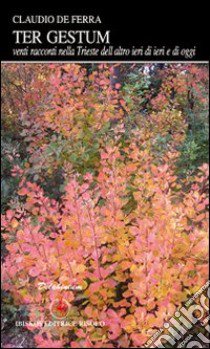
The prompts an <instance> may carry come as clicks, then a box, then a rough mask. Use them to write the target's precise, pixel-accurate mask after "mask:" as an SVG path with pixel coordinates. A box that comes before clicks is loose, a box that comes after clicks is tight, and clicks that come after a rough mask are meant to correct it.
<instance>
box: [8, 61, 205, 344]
mask: <svg viewBox="0 0 210 349" xmlns="http://www.w3.org/2000/svg"><path fill="white" fill-rule="evenodd" d="M2 71H3V78H4V81H3V84H2V86H3V92H2V94H3V98H4V102H3V113H4V115H5V124H6V127H8V128H9V127H12V126H11V125H16V126H15V127H16V128H17V129H18V132H19V133H20V137H21V142H22V143H23V144H24V147H25V157H24V159H23V161H22V162H21V165H15V166H13V167H12V170H11V171H12V172H11V175H12V176H13V177H14V178H18V188H17V190H16V197H15V198H14V197H13V198H12V199H11V200H10V202H8V205H7V208H6V210H5V212H4V214H3V215H2V236H3V239H4V241H5V246H6V250H7V253H6V256H5V258H4V262H3V265H2V275H3V289H4V290H5V291H8V292H9V293H10V294H11V295H12V297H13V300H14V303H15V304H16V305H17V306H18V305H25V307H26V309H27V316H28V318H27V320H28V321H31V322H36V321H52V320H53V315H52V304H54V306H55V308H56V309H54V311H53V314H55V311H57V313H56V314H57V319H59V316H60V317H61V318H62V317H63V318H64V320H65V321H76V322H78V323H79V321H90V320H91V321H93V322H97V323H98V324H101V323H103V326H101V325H97V326H92V325H87V326H82V325H81V323H80V325H72V326H71V327H68V326H66V327H65V326H57V327H42V326H40V325H39V324H37V326H31V325H30V324H28V325H27V328H28V329H29V330H30V331H32V332H33V334H34V341H35V343H36V347H38V348H55V347H56V348H63V347H72V348H86V347H92V348H101V347H104V348H114V347H120V348H125V347H142V346H143V344H144V343H145V342H146V340H147V339H148V338H149V337H150V336H151V335H152V333H153V332H154V331H156V329H158V328H160V327H162V326H163V323H164V322H165V321H166V320H167V319H168V318H169V317H171V316H172V315H173V314H174V312H175V311H176V309H177V307H179V306H180V305H181V304H182V302H184V301H185V300H186V299H187V297H188V296H189V295H191V294H193V293H194V292H195V291H196V290H197V289H198V288H200V287H201V286H202V285H203V284H204V283H205V282H206V280H207V278H208V265H207V256H208V213H207V212H208V211H207V209H208V165H207V163H203V164H200V165H199V166H198V168H197V169H196V171H195V172H193V173H189V175H188V176H187V177H186V176H185V177H183V176H179V171H177V161H178V160H179V157H180V145H182V144H183V143H184V142H185V139H186V133H187V130H188V127H189V123H190V121H189V118H188V117H187V112H186V108H187V106H188V103H189V104H190V103H192V101H191V98H192V94H193V103H194V105H193V108H194V109H193V110H194V112H195V114H196V115H199V112H200V110H201V109H202V108H203V109H205V108H207V105H208V100H207V98H206V79H207V77H206V67H197V66H195V65H191V66H183V65H178V66H176V65H169V66H168V67H167V68H166V69H164V70H163V71H161V70H160V71H159V72H158V74H159V75H160V76H161V84H160V86H159V87H158V90H157V88H156V92H154V89H155V87H154V86H153V87H152V86H150V88H145V89H144V90H143V91H144V93H143V94H142V93H141V94H139V93H138V88H136V89H133V88H132V89H129V90H128V87H129V83H127V89H126V82H125V87H123V86H122V85H121V84H119V83H118V84H116V85H115V86H112V85H111V84H110V77H111V75H112V74H113V66H110V65H97V66H96V67H95V68H94V69H89V68H88V67H84V66H83V65H79V64H50V65H47V64H34V65H33V64H25V65H24V64H4V65H3V68H2ZM143 74H145V73H142V79H143V78H144V75H143ZM160 76H159V78H160ZM139 79H141V77H140V78H139ZM130 84H132V83H131V82H130ZM133 86H134V85H133ZM8 91H9V92H8ZM141 91H142V90H141ZM145 100H146V102H145ZM145 103H147V105H146V106H147V107H146V108H145ZM191 107H192V105H191V104H190V105H189V108H191ZM143 108H144V109H145V110H146V114H145V112H143ZM164 141H165V142H164ZM11 162H14V155H13V156H12V158H11ZM57 175H59V176H60V179H59V180H60V181H61V183H58V182H56V181H57V177H56V176H57ZM56 186H58V187H59V188H56V189H57V191H56V193H55V187H56ZM57 192H59V193H57ZM41 282H44V283H46V284H54V285H56V284H62V285H69V284H70V285H71V286H75V289H73V288H72V289H71V290H62V291H61V290H52V289H40V288H39V284H40V283H41ZM78 286H79V287H80V290H78V289H76V287H78ZM67 305H69V309H67V308H68V307H67Z"/></svg>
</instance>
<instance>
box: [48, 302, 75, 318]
mask: <svg viewBox="0 0 210 349" xmlns="http://www.w3.org/2000/svg"><path fill="white" fill-rule="evenodd" d="M69 309H70V304H69V302H68V301H67V300H66V299H64V298H62V299H55V300H54V301H53V302H52V303H51V305H50V313H51V315H52V316H53V317H54V318H56V319H59V320H62V319H65V318H66V317H67V316H68V313H69Z"/></svg>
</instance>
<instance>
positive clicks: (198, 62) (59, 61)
mask: <svg viewBox="0 0 210 349" xmlns="http://www.w3.org/2000/svg"><path fill="white" fill-rule="evenodd" d="M1 63H99V64H100V63H133V64H134V63H170V64H171V63H185V64H187V63H195V64H202V63H203V64H205V63H207V64H209V61H111V60H110V61H73V60H71V61H67V60H66V61H62V60H58V61H41V60H40V61H33V60H30V61H24V60H18V61H1Z"/></svg>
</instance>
